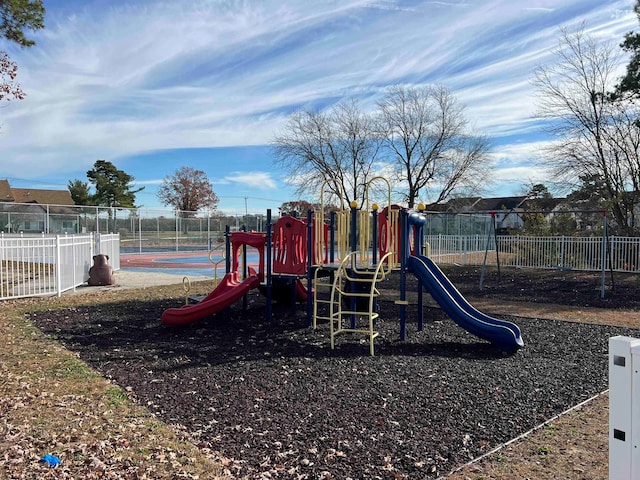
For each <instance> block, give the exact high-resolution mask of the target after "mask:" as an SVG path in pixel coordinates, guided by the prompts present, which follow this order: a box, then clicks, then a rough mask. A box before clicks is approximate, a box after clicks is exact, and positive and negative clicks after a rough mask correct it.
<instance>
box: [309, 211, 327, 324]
mask: <svg viewBox="0 0 640 480" xmlns="http://www.w3.org/2000/svg"><path fill="white" fill-rule="evenodd" d="M323 227H324V226H323V225H321V226H320V228H323ZM316 234H317V235H323V234H324V232H316ZM313 248H314V243H313V210H309V211H308V212H307V258H308V260H307V326H309V327H311V326H313V298H311V297H312V290H313V271H312V269H313V268H314V267H313V264H314V262H313ZM319 253H320V254H322V252H319Z"/></svg>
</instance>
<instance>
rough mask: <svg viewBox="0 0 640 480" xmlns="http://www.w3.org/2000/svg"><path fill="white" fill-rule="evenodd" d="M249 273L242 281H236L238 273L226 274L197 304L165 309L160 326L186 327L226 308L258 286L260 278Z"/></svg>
mask: <svg viewBox="0 0 640 480" xmlns="http://www.w3.org/2000/svg"><path fill="white" fill-rule="evenodd" d="M250 273H251V275H249V276H248V277H247V278H245V279H244V280H243V281H240V280H239V279H238V272H231V273H227V274H226V275H225V276H224V278H223V279H222V280H221V281H220V283H219V284H218V286H217V287H216V288H215V289H214V290H213V291H212V292H211V293H210V294H209V295H207V296H206V297H205V298H204V299H203V300H202V301H200V302H199V303H196V304H194V305H184V306H183V307H180V308H168V309H166V310H165V311H164V313H163V314H162V324H163V325H171V326H174V327H177V326H180V325H187V324H189V323H193V322H195V321H196V320H200V319H201V318H204V317H206V316H207V315H211V314H213V313H216V312H219V311H220V310H222V309H224V308H227V307H228V306H229V305H231V304H232V303H234V302H237V301H238V300H239V299H240V298H242V297H243V296H244V295H245V294H246V293H247V292H248V291H249V290H252V289H254V288H258V286H259V285H260V278H259V277H258V275H257V274H256V272H255V271H251V272H250Z"/></svg>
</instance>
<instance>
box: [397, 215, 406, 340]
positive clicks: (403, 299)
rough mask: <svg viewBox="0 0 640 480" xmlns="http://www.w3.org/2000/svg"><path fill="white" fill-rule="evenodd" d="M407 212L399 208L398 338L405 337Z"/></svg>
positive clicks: (402, 338) (403, 338)
mask: <svg viewBox="0 0 640 480" xmlns="http://www.w3.org/2000/svg"><path fill="white" fill-rule="evenodd" d="M408 237H409V229H408V222H407V212H406V211H405V210H400V240H401V241H400V302H398V303H399V304H400V340H405V339H406V338H407V258H408V256H407V250H408V249H409V238H408Z"/></svg>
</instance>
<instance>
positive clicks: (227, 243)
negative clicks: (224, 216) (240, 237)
mask: <svg viewBox="0 0 640 480" xmlns="http://www.w3.org/2000/svg"><path fill="white" fill-rule="evenodd" d="M224 248H225V250H226V252H227V254H226V256H225V262H224V264H225V265H224V267H225V273H230V272H231V229H230V228H229V225H225V227H224Z"/></svg>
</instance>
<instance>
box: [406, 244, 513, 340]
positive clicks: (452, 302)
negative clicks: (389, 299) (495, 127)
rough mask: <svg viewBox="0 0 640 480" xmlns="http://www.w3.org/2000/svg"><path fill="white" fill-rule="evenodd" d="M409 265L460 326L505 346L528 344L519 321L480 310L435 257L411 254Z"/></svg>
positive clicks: (410, 269)
mask: <svg viewBox="0 0 640 480" xmlns="http://www.w3.org/2000/svg"><path fill="white" fill-rule="evenodd" d="M407 268H408V269H409V271H410V272H412V273H413V274H414V275H415V276H416V277H417V278H418V280H419V281H420V284H421V285H422V286H423V287H424V288H425V289H426V290H427V291H428V292H429V293H430V294H431V296H432V297H433V298H434V300H435V301H436V302H438V305H440V307H442V309H443V310H444V311H445V312H446V313H447V315H449V316H450V317H451V318H452V319H453V321H454V322H456V323H457V324H458V325H459V326H461V327H462V328H464V329H465V330H467V331H468V332H470V333H472V334H474V335H476V336H477V337H480V338H482V339H484V340H488V341H489V342H491V343H493V344H494V345H495V346H496V347H498V348H499V349H501V350H508V351H515V350H517V349H519V348H522V347H524V342H523V340H522V335H521V333H520V329H519V328H518V326H517V325H515V324H514V323H511V322H507V321H506V320H499V319H497V318H493V317H490V316H488V315H485V314H484V313H482V312H480V311H478V310H476V309H475V308H474V307H473V306H472V305H471V304H470V303H469V302H467V300H466V299H465V298H464V297H463V296H462V294H461V293H460V292H459V291H458V289H457V288H456V287H455V286H454V285H453V283H451V281H450V280H449V279H448V278H447V276H446V275H445V274H444V273H443V272H442V270H440V268H439V267H438V266H437V265H436V264H435V263H434V262H433V260H431V259H430V258H428V257H424V256H422V255H419V256H411V257H409V260H408V261H407Z"/></svg>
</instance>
